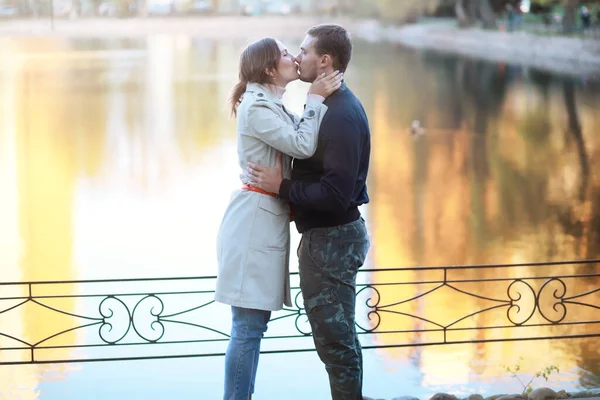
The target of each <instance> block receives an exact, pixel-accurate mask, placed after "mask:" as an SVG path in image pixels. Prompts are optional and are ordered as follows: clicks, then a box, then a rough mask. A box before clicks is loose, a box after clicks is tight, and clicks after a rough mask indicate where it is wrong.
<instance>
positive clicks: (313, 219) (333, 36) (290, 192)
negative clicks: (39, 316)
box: [248, 25, 371, 400]
mask: <svg viewBox="0 0 600 400" xmlns="http://www.w3.org/2000/svg"><path fill="white" fill-rule="evenodd" d="M351 55H352V43H351V41H350V37H349V35H348V32H346V30H345V29H344V28H343V27H341V26H338V25H318V26H315V27H313V28H311V29H310V30H309V31H308V33H307V35H306V38H305V39H304V41H303V42H302V45H301V52H300V54H299V55H298V56H297V57H296V61H297V63H298V64H299V71H300V79H301V80H303V81H305V82H312V81H314V80H315V79H316V77H317V76H318V75H321V74H323V73H325V74H330V73H333V72H334V71H336V70H339V71H340V72H342V73H343V72H345V71H346V68H347V66H348V63H349V62H350V58H351ZM324 104H325V105H327V107H328V110H327V113H326V114H325V117H324V119H323V121H322V123H321V127H320V130H319V142H318V146H317V150H316V152H315V154H314V156H313V157H311V158H309V159H307V160H297V159H294V161H293V169H292V179H291V180H288V179H282V175H281V166H280V165H278V166H277V167H275V168H269V167H263V166H260V165H256V164H253V163H249V168H248V173H249V174H250V176H251V177H252V180H253V181H254V182H255V185H256V186H258V187H260V188H261V189H263V190H265V191H268V192H271V193H277V194H278V195H279V196H280V197H281V198H283V199H287V200H289V201H290V202H291V203H292V205H293V211H294V221H295V223H296V228H297V229H298V231H299V232H300V233H301V234H302V240H301V242H300V246H299V247H298V257H299V271H300V287H301V289H302V293H303V297H304V306H305V309H306V313H307V316H308V320H309V322H310V324H311V328H312V332H313V339H314V343H315V347H316V349H317V352H318V354H319V357H320V359H321V361H322V362H323V363H324V364H325V368H326V370H327V373H328V374H329V382H330V386H331V395H332V398H333V400H356V399H358V400H360V399H363V396H362V353H361V346H360V343H359V341H358V337H357V335H356V327H355V322H354V321H355V300H356V290H355V289H356V274H357V272H358V269H359V268H360V267H361V266H362V265H363V263H364V260H365V258H366V255H367V251H368V249H369V239H368V235H367V229H366V227H365V222H364V220H363V219H362V217H361V215H360V212H359V211H358V206H360V205H362V204H365V203H367V202H368V201H369V197H368V195H367V187H366V180H367V171H368V168H369V157H370V151H371V143H370V132H369V124H368V120H367V116H366V113H365V110H364V109H363V107H362V104H361V103H360V101H359V100H358V99H357V98H356V96H354V94H353V93H352V91H351V90H350V89H349V88H348V87H347V86H346V85H345V83H342V86H341V87H340V89H339V90H337V91H336V92H335V93H333V94H332V95H331V96H329V97H328V98H327V99H326V100H325V102H324Z"/></svg>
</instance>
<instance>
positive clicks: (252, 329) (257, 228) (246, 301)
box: [215, 38, 342, 400]
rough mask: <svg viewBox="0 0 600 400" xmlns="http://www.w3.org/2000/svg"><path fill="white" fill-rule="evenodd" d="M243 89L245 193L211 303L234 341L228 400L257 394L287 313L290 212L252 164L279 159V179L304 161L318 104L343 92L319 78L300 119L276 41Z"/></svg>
mask: <svg viewBox="0 0 600 400" xmlns="http://www.w3.org/2000/svg"><path fill="white" fill-rule="evenodd" d="M239 71H240V72H239V79H240V82H239V83H238V84H237V85H236V86H235V87H234V89H233V94H232V97H231V109H232V114H233V115H235V116H237V120H238V122H237V126H238V128H237V131H238V162H239V165H240V168H241V169H242V174H241V175H240V178H241V181H242V188H241V189H240V190H237V191H235V192H234V193H233V195H232V197H231V200H230V202H229V206H228V207H227V211H226V212H225V216H224V217H223V221H222V223H221V227H220V229H219V234H218V239H217V260H218V265H219V272H218V277H217V289H216V293H215V300H216V301H219V302H221V303H225V304H228V305H231V306H232V307H231V311H232V328H231V339H230V342H229V346H228V348H227V353H226V356H225V395H224V399H225V400H238V399H239V400H247V399H249V398H251V396H252V393H254V381H255V378H256V369H257V366H258V357H259V353H260V341H261V339H262V337H263V334H264V332H265V331H266V330H267V322H268V321H269V318H270V317H271V311H277V310H280V309H281V308H282V307H283V304H286V305H287V306H291V305H292V304H291V294H290V282H289V254H290V232H289V222H290V207H289V205H288V203H287V202H285V201H283V200H280V199H278V198H277V197H276V196H275V195H274V194H272V193H267V192H263V191H261V190H260V189H258V188H255V187H253V186H252V185H251V184H252V182H251V181H250V179H249V178H248V176H247V174H246V172H247V164H248V162H249V161H253V162H255V163H260V164H264V165H271V166H274V165H275V162H276V158H277V157H278V154H279V153H283V154H282V156H281V157H282V166H283V174H284V176H285V177H288V178H289V177H290V173H291V158H292V157H295V158H309V157H311V156H312V155H313V154H314V152H315V150H316V148H317V141H318V131H319V125H320V123H321V121H322V119H323V116H324V115H325V112H326V111H327V107H326V106H325V105H324V104H322V103H323V100H324V99H325V98H326V97H327V96H329V95H330V94H331V93H333V92H334V91H335V90H337V89H338V88H339V87H340V85H341V80H342V74H339V73H334V74H331V75H330V76H327V77H319V79H318V80H316V81H315V82H314V83H313V84H312V85H311V87H310V90H309V94H308V96H307V100H306V106H305V109H304V113H303V115H302V117H301V118H300V117H298V116H296V115H294V114H293V113H290V112H289V111H288V110H286V108H285V107H284V106H283V103H282V96H283V93H284V92H285V87H286V86H287V84H288V83H290V82H292V81H295V80H296V79H298V77H299V75H298V67H297V64H296V60H295V58H294V57H293V56H292V55H291V54H289V53H288V51H287V49H286V48H285V47H284V46H283V44H281V42H279V41H277V40H275V39H270V38H267V39H263V40H260V41H258V42H255V43H253V44H251V45H249V46H248V47H247V48H246V49H245V50H244V52H243V53H242V55H241V57H240V66H239Z"/></svg>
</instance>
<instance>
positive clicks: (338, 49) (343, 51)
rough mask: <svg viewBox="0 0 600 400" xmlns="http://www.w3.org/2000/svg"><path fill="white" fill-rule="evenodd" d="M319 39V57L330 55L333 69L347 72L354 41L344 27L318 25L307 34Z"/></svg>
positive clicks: (317, 48)
mask: <svg viewBox="0 0 600 400" xmlns="http://www.w3.org/2000/svg"><path fill="white" fill-rule="evenodd" d="M307 34H309V35H310V36H312V37H314V38H316V39H317V43H316V44H315V50H316V52H317V54H318V55H320V56H322V55H324V54H329V55H330V56H331V57H332V59H333V68H335V69H337V70H339V71H340V72H346V68H348V64H349V63H350V59H351V58H352V41H351V40H350V34H349V33H348V31H346V29H344V27H342V26H340V25H334V24H323V25H317V26H313V27H312V28H310V29H309V30H308V32H307Z"/></svg>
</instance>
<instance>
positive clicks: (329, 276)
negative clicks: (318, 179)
mask: <svg viewBox="0 0 600 400" xmlns="http://www.w3.org/2000/svg"><path fill="white" fill-rule="evenodd" d="M368 250H369V239H368V235H367V229H366V226H365V222H364V220H363V219H362V218H360V219H358V220H357V221H354V222H351V223H348V224H346V225H340V226H335V227H328V228H315V229H310V230H308V231H306V232H304V233H303V234H302V241H301V242H300V246H299V247H298V257H299V271H300V287H301V289H302V295H303V297H304V307H305V309H306V314H307V316H308V320H309V322H310V325H311V328H312V332H313V339H314V342H315V347H316V349H317V353H318V354H319V358H320V359H321V361H322V362H323V363H324V364H325V369H326V370H327V373H328V374H329V383H330V386H331V397H332V399H333V400H362V351H361V346H360V342H359V341H358V336H357V335H356V326H355V324H354V321H355V302H356V274H357V272H358V269H359V268H360V267H361V266H362V265H363V263H364V261H365V257H366V255H367V251H368Z"/></svg>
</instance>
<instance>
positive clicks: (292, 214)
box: [242, 184, 294, 221]
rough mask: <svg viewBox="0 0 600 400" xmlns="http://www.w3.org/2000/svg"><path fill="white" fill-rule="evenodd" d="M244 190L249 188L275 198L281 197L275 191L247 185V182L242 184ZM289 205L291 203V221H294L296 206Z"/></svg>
mask: <svg viewBox="0 0 600 400" xmlns="http://www.w3.org/2000/svg"><path fill="white" fill-rule="evenodd" d="M242 190H248V191H250V192H256V193H260V194H264V195H267V196H271V197H274V198H278V197H279V196H277V195H276V194H275V193H271V192H267V191H266V190H262V189H261V188H257V187H256V186H251V185H247V184H243V185H242ZM289 205H290V221H293V220H294V207H293V206H292V203H289Z"/></svg>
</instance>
